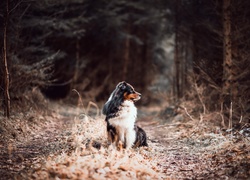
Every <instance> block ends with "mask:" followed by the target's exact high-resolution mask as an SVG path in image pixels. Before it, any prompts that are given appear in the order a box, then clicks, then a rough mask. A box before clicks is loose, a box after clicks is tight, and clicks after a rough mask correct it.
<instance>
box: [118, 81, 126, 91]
mask: <svg viewBox="0 0 250 180" xmlns="http://www.w3.org/2000/svg"><path fill="white" fill-rule="evenodd" d="M117 87H118V88H120V89H121V90H125V89H126V87H127V83H126V82H125V81H122V82H120V83H119V84H118V85H117Z"/></svg>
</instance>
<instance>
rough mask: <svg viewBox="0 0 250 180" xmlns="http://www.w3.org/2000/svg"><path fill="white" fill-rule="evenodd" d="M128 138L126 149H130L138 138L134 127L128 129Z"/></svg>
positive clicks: (126, 136) (126, 134) (126, 135)
mask: <svg viewBox="0 0 250 180" xmlns="http://www.w3.org/2000/svg"><path fill="white" fill-rule="evenodd" d="M125 138H126V149H129V148H131V147H132V146H133V144H134V142H135V138H136V134H135V131H134V130H133V129H128V130H127V131H126V133H125Z"/></svg>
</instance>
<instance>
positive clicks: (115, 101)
mask: <svg viewBox="0 0 250 180" xmlns="http://www.w3.org/2000/svg"><path fill="white" fill-rule="evenodd" d="M139 99H141V94H140V93H138V92H136V91H135V90H134V88H133V87H132V86H131V85H130V84H129V83H126V82H125V81H123V82H120V83H118V84H117V86H116V88H115V90H114V91H113V92H112V94H111V95H110V97H109V99H108V101H107V102H106V103H105V105H104V108H103V114H105V115H107V114H115V113H116V112H117V111H118V107H119V106H120V105H121V104H122V103H123V102H124V101H132V102H136V101H138V100H139Z"/></svg>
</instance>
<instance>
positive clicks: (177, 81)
mask: <svg viewBox="0 0 250 180" xmlns="http://www.w3.org/2000/svg"><path fill="white" fill-rule="evenodd" d="M175 13H176V15H175V47H174V62H175V81H174V82H175V84H174V86H175V87H176V88H175V90H176V96H177V100H179V98H180V59H179V58H180V57H179V48H180V47H179V42H180V41H179V17H178V13H179V1H178V0H177V1H176V9H175Z"/></svg>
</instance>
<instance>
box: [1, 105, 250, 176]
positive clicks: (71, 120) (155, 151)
mask: <svg viewBox="0 0 250 180" xmlns="http://www.w3.org/2000/svg"><path fill="white" fill-rule="evenodd" d="M54 108H55V111H54V113H53V114H52V115H49V116H47V117H46V118H47V119H46V121H44V124H43V125H41V127H36V128H34V129H33V131H32V133H31V136H30V137H26V138H24V139H23V141H22V142H20V141H19V142H17V143H14V142H13V143H9V144H8V145H7V146H5V148H1V151H0V165H1V166H0V167H1V168H0V174H1V177H0V179H5V180H6V179H14V178H16V179H37V176H34V177H33V172H35V171H40V169H41V164H43V162H44V161H46V160H47V158H48V157H50V156H57V155H56V154H58V153H59V154H60V152H61V151H62V150H67V152H69V151H72V149H76V147H74V145H72V142H73V141H74V138H75V137H74V136H75V135H76V131H78V130H79V129H76V127H79V124H80V123H81V122H80V121H77V120H76V117H80V116H81V109H76V108H75V107H66V106H58V105H56V106H55V107H54ZM140 114H141V115H140ZM156 114H157V113H153V112H151V111H150V109H147V108H144V109H142V110H141V112H140V113H139V117H138V124H139V125H140V126H141V127H143V129H144V130H145V131H146V133H147V135H148V143H149V150H146V151H147V152H150V154H151V155H150V158H151V159H152V158H153V161H154V162H157V166H158V168H159V169H161V172H159V174H161V176H162V175H163V176H162V179H167V178H173V179H185V178H188V179H227V178H229V179H230V178H237V179H247V178H249V177H250V171H249V169H250V149H249V147H250V146H249V145H250V144H249V139H246V138H238V139H237V141H233V140H232V139H229V137H226V136H224V135H222V134H221V133H220V132H216V131H217V130H216V129H215V130H212V131H211V130H209V129H208V128H207V127H206V126H204V125H202V124H199V123H195V122H191V123H190V122H188V121H185V122H184V121H183V122H182V121H181V122H176V121H172V122H171V121H170V122H168V123H164V124H160V121H159V120H158V117H157V115H156ZM34 118H35V117H34ZM43 118H44V117H43ZM97 120H98V121H100V122H102V121H103V117H99V116H98V117H96V118H95V119H94V120H93V124H94V125H95V124H96V122H97ZM86 124H87V125H86V127H91V126H93V124H90V125H91V126H89V125H88V123H86ZM81 127H82V126H81ZM100 127H102V124H99V126H98V127H96V129H97V130H98V129H100ZM91 128H92V127H91ZM72 129H74V131H73V130H72ZM104 129H105V128H104ZM94 130H95V129H94ZM82 131H88V129H84V130H82ZM90 131H91V133H92V130H90ZM93 132H96V131H93ZM91 133H89V134H87V138H88V137H90V136H91ZM101 135H102V134H101ZM81 137H82V136H81ZM87 138H86V139H87ZM91 138H92V137H91ZM86 139H85V140H83V141H85V142H86ZM104 139H106V137H102V138H101V139H100V138H99V139H98V140H99V141H100V143H104V144H105V140H104ZM104 157H105V156H104ZM150 158H149V159H150ZM147 159H148V158H147ZM116 161H119V159H118V160H117V159H116ZM90 163H91V162H90ZM93 163H94V162H93ZM72 166H74V163H73V164H72ZM48 171H51V170H48ZM119 171H124V169H121V170H119ZM53 173H55V174H56V173H58V176H60V172H53ZM111 177H116V176H111ZM118 177H119V175H118ZM72 179H74V178H72ZM142 179H143V178H142ZM152 179H154V178H152Z"/></svg>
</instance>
